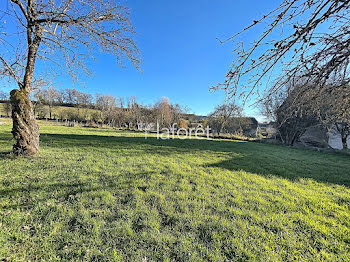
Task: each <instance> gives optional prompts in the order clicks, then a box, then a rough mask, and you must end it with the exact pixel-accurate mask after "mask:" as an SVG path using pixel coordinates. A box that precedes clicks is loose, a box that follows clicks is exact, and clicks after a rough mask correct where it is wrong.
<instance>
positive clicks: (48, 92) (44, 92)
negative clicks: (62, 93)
mask: <svg viewBox="0 0 350 262" xmlns="http://www.w3.org/2000/svg"><path fill="white" fill-rule="evenodd" d="M35 97H36V99H37V100H38V101H39V103H41V104H45V105H48V106H49V117H50V119H52V108H53V106H54V105H55V103H57V100H58V98H59V93H58V92H57V91H56V90H55V89H54V88H52V87H48V88H45V89H38V90H37V91H36V93H35Z"/></svg>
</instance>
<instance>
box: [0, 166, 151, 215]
mask: <svg viewBox="0 0 350 262" xmlns="http://www.w3.org/2000/svg"><path fill="white" fill-rule="evenodd" d="M152 174H153V172H140V173H133V174H125V175H124V177H126V179H123V180H122V181H123V182H122V184H121V183H120V182H118V180H116V178H115V177H111V176H109V175H103V174H100V175H97V179H96V180H95V181H88V182H87V181H81V180H80V179H78V178H76V179H74V178H72V180H69V181H59V182H53V180H51V181H40V182H30V183H28V184H26V185H20V186H15V187H10V186H8V187H5V188H3V189H0V209H9V208H11V209H18V208H20V209H30V208H32V207H33V206H35V205H37V204H38V202H46V201H47V200H48V198H53V199H56V200H59V201H61V202H67V201H68V202H72V201H74V199H75V198H76V195H77V194H82V193H90V192H98V191H103V190H108V191H113V192H119V191H120V190H125V189H126V190H128V189H129V190H130V189H133V188H138V189H139V190H143V191H145V190H146V189H147V187H145V186H137V185H135V183H134V182H135V181H136V180H137V179H139V178H149V179H150V177H151V175H152ZM28 181H30V179H28ZM39 192H40V194H42V197H41V199H35V202H33V201H31V199H32V198H31V196H30V195H31V194H33V193H34V195H38V193H39ZM15 196H18V198H16V197H15ZM8 197H11V199H13V200H14V202H15V204H14V203H11V202H10V203H7V202H5V204H2V203H1V199H3V198H4V199H7V198H8ZM18 199H22V200H23V199H25V200H26V201H24V202H23V201H22V202H20V203H18V201H17V200H18Z"/></svg>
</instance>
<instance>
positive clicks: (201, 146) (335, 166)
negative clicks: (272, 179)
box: [42, 134, 350, 186]
mask: <svg viewBox="0 0 350 262" xmlns="http://www.w3.org/2000/svg"><path fill="white" fill-rule="evenodd" d="M42 141H43V142H44V144H46V145H47V146H54V147H55V146H58V147H62V148H65V147H79V148H80V147H81V148H84V147H96V148H99V149H100V148H109V149H113V148H117V149H135V148H136V149H138V150H141V151H142V152H145V153H147V154H160V155H167V156H171V155H172V154H174V155H175V154H185V153H191V154H196V153H198V156H199V157H200V152H203V151H210V152H212V153H213V158H215V156H216V155H217V154H220V153H223V154H224V155H225V156H227V157H228V159H226V160H223V161H220V162H217V163H214V164H213V163H212V162H210V163H208V164H204V166H205V167H208V168H210V167H216V168H222V169H227V170H233V171H240V170H243V171H246V172H250V173H256V174H259V175H264V176H271V175H273V176H279V177H283V178H287V179H290V180H295V179H299V178H311V179H314V180H316V181H319V182H327V183H334V184H339V185H346V186H350V173H349V172H348V170H350V161H349V156H346V155H342V154H334V153H321V152H316V151H312V150H305V149H296V148H288V147H284V146H278V145H267V144H262V143H254V142H238V141H222V140H199V139H191V140H180V139H174V140H172V139H170V140H161V139H159V140H158V139H156V138H155V137H148V138H147V139H145V138H144V137H129V136H97V135H77V134H44V135H43V136H42ZM50 141H51V142H52V141H54V143H49V142H50ZM237 154H238V155H239V157H237Z"/></svg>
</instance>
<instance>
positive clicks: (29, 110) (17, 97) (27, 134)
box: [10, 89, 40, 156]
mask: <svg viewBox="0 0 350 262" xmlns="http://www.w3.org/2000/svg"><path fill="white" fill-rule="evenodd" d="M10 94H11V105H12V120H13V127H12V135H13V137H14V139H15V140H16V144H15V145H13V152H14V154H16V155H26V156H30V155H34V154H35V153H37V152H38V151H39V136H40V135H39V125H38V124H37V122H36V121H35V117H34V111H33V106H32V103H31V101H30V99H29V97H28V94H27V93H26V92H25V91H24V90H17V89H14V90H12V91H11V93H10Z"/></svg>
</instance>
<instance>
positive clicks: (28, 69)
mask: <svg viewBox="0 0 350 262" xmlns="http://www.w3.org/2000/svg"><path fill="white" fill-rule="evenodd" d="M8 3H9V4H8V8H7V9H5V10H1V11H0V12H1V13H2V16H1V20H5V19H6V20H7V24H15V25H17V26H16V27H14V28H16V29H17V31H16V32H9V34H6V35H5V34H1V35H0V37H2V39H1V41H0V45H2V47H1V49H0V74H1V75H2V76H5V77H10V78H12V79H13V80H14V81H15V82H16V83H17V85H18V87H19V89H16V90H12V91H11V103H12V117H13V129H12V134H13V136H14V138H15V139H16V144H15V145H14V147H13V151H14V153H15V154H24V155H32V154H35V153H36V152H37V151H38V150H39V126H38V125H37V123H36V121H35V118H34V114H33V108H32V104H31V101H30V100H29V95H30V93H31V92H32V90H33V81H34V80H35V79H38V78H39V77H35V74H34V69H35V65H36V61H37V60H41V61H48V62H51V64H53V65H54V67H55V69H56V70H57V69H59V68H60V67H62V65H63V69H66V70H67V72H68V73H69V74H70V75H71V76H72V77H73V79H74V80H77V77H78V75H79V74H80V73H81V72H85V73H89V71H88V69H87V68H86V66H85V65H86V63H85V62H86V60H87V59H89V58H90V57H91V56H92V55H93V50H96V49H98V50H100V51H102V52H107V53H110V54H113V55H114V56H115V57H116V59H117V62H118V63H119V64H120V65H121V64H122V61H123V60H124V59H125V58H126V59H128V60H130V61H131V62H132V63H133V65H134V66H135V67H138V66H139V63H140V60H139V52H138V49H137V47H136V44H135V42H134V41H133V39H132V36H133V34H134V29H133V27H132V25H131V24H130V21H129V13H128V10H127V9H126V8H125V7H124V6H122V5H119V4H117V3H116V2H115V1H113V0H84V1H80V0H61V1H56V0H45V1H44V0H8ZM2 24H4V23H2ZM11 28H13V27H8V28H5V32H6V30H8V31H10V30H11ZM10 33H11V34H10ZM7 35H15V41H17V42H16V43H17V44H13V42H12V41H9V39H5V37H6V38H8V37H10V36H7ZM9 50H10V51H9Z"/></svg>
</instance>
